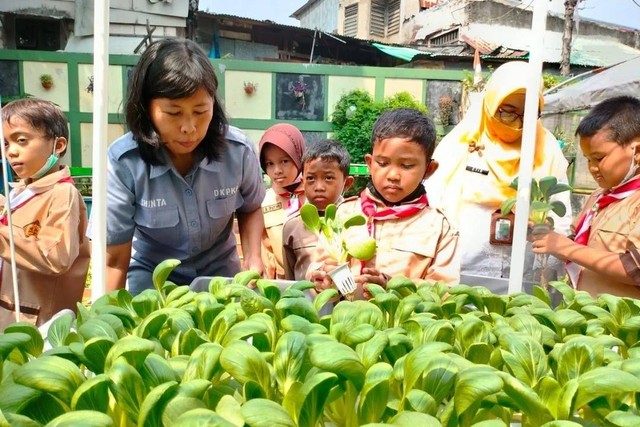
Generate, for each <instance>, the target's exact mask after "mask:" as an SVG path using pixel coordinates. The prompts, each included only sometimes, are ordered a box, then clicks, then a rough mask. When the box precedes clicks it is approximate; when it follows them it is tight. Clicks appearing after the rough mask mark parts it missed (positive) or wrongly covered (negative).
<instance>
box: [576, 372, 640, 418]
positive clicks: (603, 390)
mask: <svg viewBox="0 0 640 427" xmlns="http://www.w3.org/2000/svg"><path fill="white" fill-rule="evenodd" d="M578 383H579V385H578V392H577V393H576V398H575V408H576V409H579V408H582V407H583V406H584V405H586V404H587V403H589V402H591V401H592V400H594V399H596V398H598V397H601V396H609V395H612V394H619V393H637V392H640V381H638V378H637V377H636V376H635V375H632V374H630V373H627V372H625V371H622V370H619V369H614V368H608V367H599V368H596V369H593V370H591V371H589V372H586V373H584V374H583V375H582V376H580V378H579V379H578Z"/></svg>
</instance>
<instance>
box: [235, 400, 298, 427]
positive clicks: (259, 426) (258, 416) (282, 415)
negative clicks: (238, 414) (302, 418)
mask: <svg viewBox="0 0 640 427" xmlns="http://www.w3.org/2000/svg"><path fill="white" fill-rule="evenodd" d="M242 416H243V417H244V421H245V423H246V424H247V425H248V426H249V427H297V426H296V423H295V422H294V421H293V420H292V419H291V417H290V416H289V414H288V413H287V411H285V410H284V408H283V407H282V406H280V405H278V404H277V403H276V402H274V401H271V400H267V399H253V400H250V401H248V402H246V403H245V404H244V405H242Z"/></svg>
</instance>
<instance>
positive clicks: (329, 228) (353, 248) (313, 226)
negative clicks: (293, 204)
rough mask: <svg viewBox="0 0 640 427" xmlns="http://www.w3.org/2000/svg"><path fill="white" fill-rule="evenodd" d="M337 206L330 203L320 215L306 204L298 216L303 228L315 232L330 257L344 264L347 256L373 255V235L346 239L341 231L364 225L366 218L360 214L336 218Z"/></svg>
mask: <svg viewBox="0 0 640 427" xmlns="http://www.w3.org/2000/svg"><path fill="white" fill-rule="evenodd" d="M337 210H338V208H337V206H336V205H334V204H330V205H328V206H327V207H326V209H325V211H324V216H320V214H319V213H318V208H316V207H315V205H312V204H306V205H304V206H302V208H301V209H300V218H301V219H302V222H303V224H304V226H305V228H306V229H307V230H309V231H311V232H312V233H314V234H316V235H317V236H318V238H319V239H320V242H321V244H322V245H323V246H324V248H325V249H326V250H327V252H328V254H329V256H330V257H332V258H333V259H334V260H336V261H337V262H338V264H344V263H345V262H347V259H348V257H349V256H352V257H353V258H357V259H360V260H363V261H368V260H370V259H371V258H373V256H374V255H375V252H376V240H375V239H374V238H373V237H366V238H364V239H357V240H350V241H347V239H345V237H344V236H343V232H344V231H345V230H347V229H349V228H351V227H357V226H364V225H366V223H367V219H366V218H365V217H364V215H362V214H354V215H351V216H349V217H347V218H339V217H338V218H337V217H336V212H337Z"/></svg>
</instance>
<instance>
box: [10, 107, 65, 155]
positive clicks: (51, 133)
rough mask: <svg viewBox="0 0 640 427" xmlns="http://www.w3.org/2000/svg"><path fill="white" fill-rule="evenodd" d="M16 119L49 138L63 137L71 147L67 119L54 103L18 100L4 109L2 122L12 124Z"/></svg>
mask: <svg viewBox="0 0 640 427" xmlns="http://www.w3.org/2000/svg"><path fill="white" fill-rule="evenodd" d="M14 117H17V118H20V119H22V120H24V121H25V122H27V123H29V125H30V126H31V127H32V128H33V129H36V130H39V131H41V132H43V133H44V135H45V136H46V137H47V138H51V139H52V138H58V137H63V138H64V139H66V140H67V147H69V144H68V142H69V127H68V125H67V117H66V116H65V115H64V113H63V112H62V110H61V109H60V107H58V106H57V105H56V104H54V103H53V102H51V101H46V100H44V99H39V98H24V99H16V100H15V101H11V102H10V103H8V104H7V105H5V106H4V107H3V108H2V122H3V123H4V122H7V123H11V119H12V118H14ZM66 151H67V149H66V148H65V149H64V151H63V152H62V153H60V157H62V156H64V153H66Z"/></svg>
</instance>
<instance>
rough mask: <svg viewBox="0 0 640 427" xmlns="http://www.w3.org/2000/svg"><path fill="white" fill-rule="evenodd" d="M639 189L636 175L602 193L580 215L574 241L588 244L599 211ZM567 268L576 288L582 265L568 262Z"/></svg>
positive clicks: (639, 184) (639, 185)
mask: <svg viewBox="0 0 640 427" xmlns="http://www.w3.org/2000/svg"><path fill="white" fill-rule="evenodd" d="M638 189H640V177H636V178H634V179H633V180H631V181H629V182H626V183H624V184H622V185H621V186H619V187H617V188H614V189H613V190H611V191H610V192H608V193H602V194H600V195H599V196H598V198H597V199H596V201H595V203H594V204H593V206H591V209H589V210H588V211H586V212H585V213H584V214H583V215H582V216H581V217H580V220H579V221H578V225H577V226H576V230H577V231H576V237H575V239H574V242H576V243H579V244H581V245H585V246H587V243H588V242H589V235H590V234H591V223H592V222H593V219H594V218H595V216H596V215H597V214H598V212H600V211H601V210H602V209H604V208H606V207H607V206H609V205H610V204H612V203H616V202H619V201H620V200H624V199H626V198H627V197H629V196H630V195H632V194H633V193H635V192H636V190H638ZM565 268H566V270H567V273H569V277H570V278H571V284H572V285H573V287H574V288H575V287H576V286H577V284H578V279H579V278H580V272H581V271H582V267H580V266H579V265H577V264H576V263H574V262H567V265H566V267H565Z"/></svg>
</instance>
